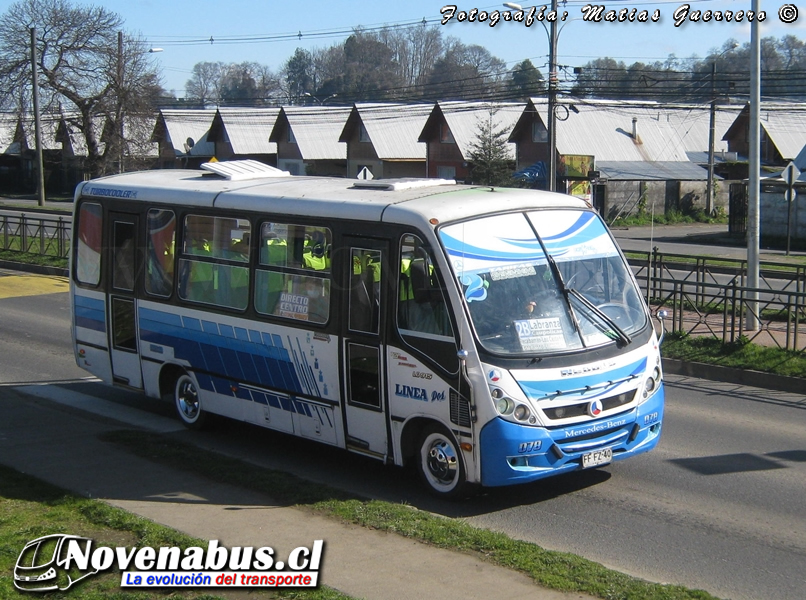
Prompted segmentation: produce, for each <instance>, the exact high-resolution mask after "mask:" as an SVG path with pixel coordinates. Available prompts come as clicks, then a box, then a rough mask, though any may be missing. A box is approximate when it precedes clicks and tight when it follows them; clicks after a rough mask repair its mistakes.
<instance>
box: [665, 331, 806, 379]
mask: <svg viewBox="0 0 806 600" xmlns="http://www.w3.org/2000/svg"><path fill="white" fill-rule="evenodd" d="M661 352H662V354H663V356H664V357H665V358H675V359H678V360H683V361H689V362H700V363H707V364H712V365H720V366H723V367H733V368H737V369H747V370H753V371H763V372H765V373H772V374H774V375H784V376H787V377H806V354H804V353H803V352H796V351H794V350H782V349H781V348H771V347H767V346H759V345H757V344H753V343H752V342H749V341H748V340H747V338H742V339H740V340H739V341H738V342H735V343H732V344H724V345H723V344H722V341H721V340H718V339H716V338H711V337H705V336H703V337H699V336H690V335H687V334H680V333H667V334H666V336H665V337H664V339H663V347H662V348H661Z"/></svg>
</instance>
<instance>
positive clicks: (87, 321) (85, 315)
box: [73, 296, 106, 333]
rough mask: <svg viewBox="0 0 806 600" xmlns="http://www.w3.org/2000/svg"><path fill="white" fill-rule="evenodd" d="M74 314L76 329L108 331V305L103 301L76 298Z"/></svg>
mask: <svg viewBox="0 0 806 600" xmlns="http://www.w3.org/2000/svg"><path fill="white" fill-rule="evenodd" d="M73 314H74V316H75V321H76V327H83V328H84V329H91V330H93V331H100V332H101V333H104V332H105V331H106V305H105V303H104V301H103V300H99V299H97V298H87V297H86V296H75V297H74V299H73Z"/></svg>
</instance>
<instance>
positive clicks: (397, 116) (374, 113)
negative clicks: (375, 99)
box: [354, 104, 433, 160]
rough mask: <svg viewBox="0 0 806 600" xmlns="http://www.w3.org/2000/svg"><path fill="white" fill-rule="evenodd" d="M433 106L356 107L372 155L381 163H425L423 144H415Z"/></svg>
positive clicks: (391, 105)
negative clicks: (383, 161) (415, 161)
mask: <svg viewBox="0 0 806 600" xmlns="http://www.w3.org/2000/svg"><path fill="white" fill-rule="evenodd" d="M432 109H433V105H432V104H356V105H355V107H354V110H356V111H357V112H358V115H359V117H360V118H361V122H362V123H363V124H364V128H365V129H366V130H367V134H368V135H369V139H370V141H371V142H372V145H373V146H374V147H375V152H376V153H377V154H378V158H380V159H381V160H425V153H426V147H425V144H423V143H420V142H418V141H417V138H419V137H420V132H421V131H422V130H423V126H424V125H425V122H426V120H428V115H430V114H431V110H432Z"/></svg>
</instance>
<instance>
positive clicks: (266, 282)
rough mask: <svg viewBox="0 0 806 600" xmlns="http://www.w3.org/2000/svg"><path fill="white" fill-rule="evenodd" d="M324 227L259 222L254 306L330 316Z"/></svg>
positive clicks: (276, 312)
mask: <svg viewBox="0 0 806 600" xmlns="http://www.w3.org/2000/svg"><path fill="white" fill-rule="evenodd" d="M331 239H332V236H331V232H330V230H329V229H328V228H326V227H310V226H307V225H293V224H285V223H263V224H262V225H261V228H260V241H259V242H258V244H259V248H260V256H259V264H258V268H257V271H256V272H255V310H257V312H259V313H261V314H264V315H272V316H276V317H282V318H286V319H296V320H303V321H309V322H312V323H326V322H327V321H328V319H329V317H330V252H329V250H330V241H331Z"/></svg>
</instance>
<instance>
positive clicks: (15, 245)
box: [0, 213, 71, 258]
mask: <svg viewBox="0 0 806 600" xmlns="http://www.w3.org/2000/svg"><path fill="white" fill-rule="evenodd" d="M70 240H71V222H70V220H69V219H64V218H63V217H58V218H52V217H30V216H27V215H25V214H24V213H23V214H19V215H0V249H2V250H9V251H11V252H26V253H29V254H41V255H45V256H55V257H58V258H67V254H68V253H69V252H70Z"/></svg>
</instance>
